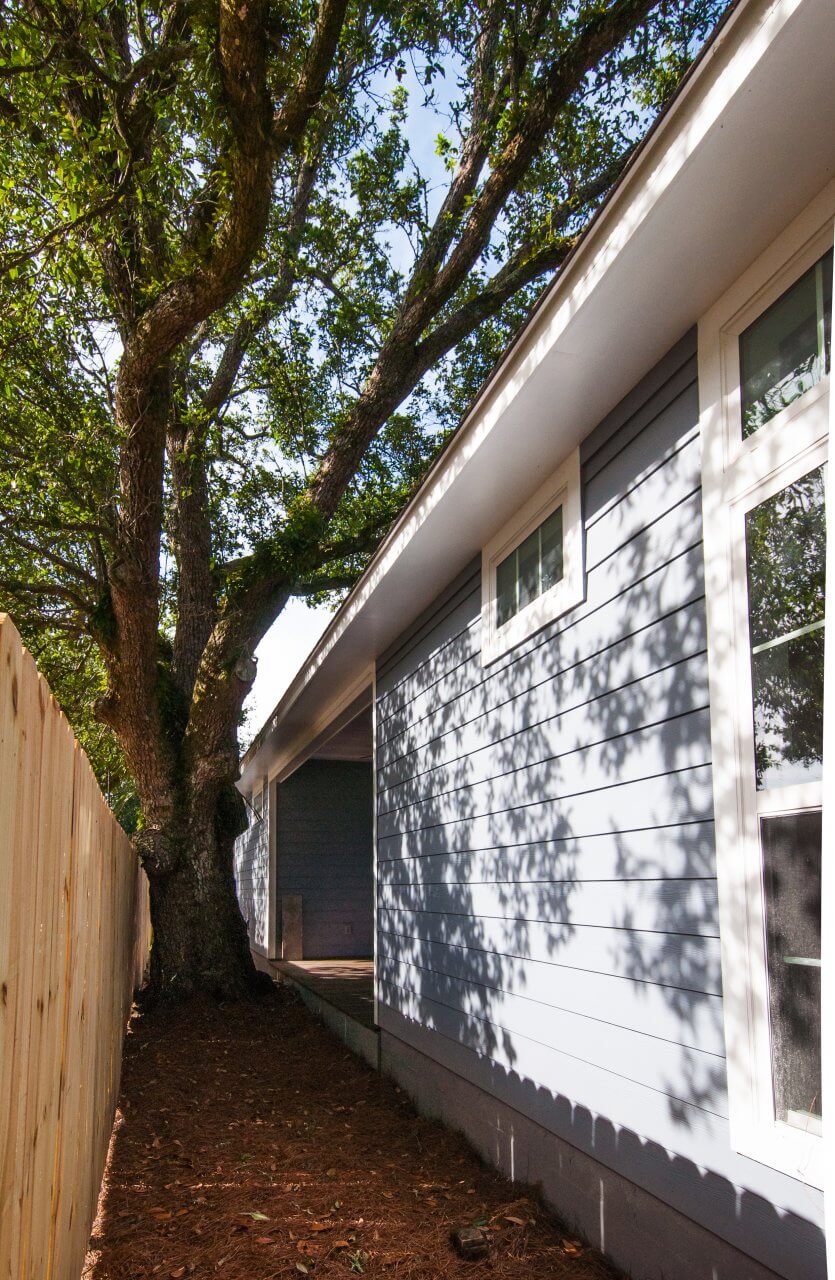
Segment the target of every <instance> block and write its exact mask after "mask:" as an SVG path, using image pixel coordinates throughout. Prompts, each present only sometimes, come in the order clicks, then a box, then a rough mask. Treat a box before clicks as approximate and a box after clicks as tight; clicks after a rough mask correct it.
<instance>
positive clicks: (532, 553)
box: [517, 529, 540, 609]
mask: <svg viewBox="0 0 835 1280" xmlns="http://www.w3.org/2000/svg"><path fill="white" fill-rule="evenodd" d="M517 554H518V556H519V608H520V609H524V608H525V606H526V605H529V604H530V603H531V601H532V600H535V599H536V597H537V596H538V595H539V594H540V590H539V530H538V529H534V531H533V533H531V534H528V536H527V538H526V539H525V541H524V542H522V543H520V545H519V547H518V550H517Z"/></svg>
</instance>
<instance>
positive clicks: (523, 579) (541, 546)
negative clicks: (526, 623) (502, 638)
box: [496, 506, 564, 627]
mask: <svg viewBox="0 0 835 1280" xmlns="http://www.w3.org/2000/svg"><path fill="white" fill-rule="evenodd" d="M563 559H564V557H563V539H562V506H559V507H557V509H556V511H552V512H551V514H550V515H549V516H547V517H546V518H545V519H544V520H543V521H542V524H540V525H539V526H538V527H537V528H536V529H534V531H533V533H529V534H528V536H527V538H525V539H524V541H522V542H520V543H519V546H518V547H515V548H514V550H513V551H511V553H510V555H508V556H505V558H504V560H501V561H499V564H498V565H497V566H496V621H497V623H498V625H499V626H500V627H503V626H504V625H505V623H506V622H509V621H510V619H511V618H512V617H513V616H514V614H516V613H519V611H520V610H521V609H525V608H527V606H528V605H529V604H532V603H533V601H534V600H536V599H537V597H538V596H541V595H542V593H543V591H549V590H550V589H551V587H555V586H556V585H557V583H558V582H560V581H561V580H562V576H563Z"/></svg>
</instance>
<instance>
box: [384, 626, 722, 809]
mask: <svg viewBox="0 0 835 1280" xmlns="http://www.w3.org/2000/svg"><path fill="white" fill-rule="evenodd" d="M649 625H650V626H656V625H657V623H650V624H649ZM618 643H621V642H620V641H618ZM609 647H610V648H614V646H613V645H610V646H609ZM603 652H606V650H603ZM706 654H707V649H706V648H704V647H702V648H701V649H697V650H696V651H695V652H694V653H689V654H686V655H685V656H684V657H683V658H677V659H676V660H675V662H668V663H665V665H664V666H663V667H654V668H653V669H652V670H651V671H648V672H647V673H646V674H645V675H642V676H635V677H634V679H632V680H625V681H624V682H623V684H619V685H613V687H612V688H611V689H606V691H605V692H604V693H598V694H596V695H595V697H593V698H586V699H584V700H583V701H582V702H573V703H570V704H569V705H568V706H566V707H561V708H560V710H559V711H555V712H553V714H551V715H549V716H543V718H542V719H541V720H531V721H530V722H529V723H526V724H525V726H524V728H523V729H515V730H514V731H513V732H512V733H506V734H503V735H502V736H501V737H499V738H491V739H490V741H489V742H486V743H485V744H484V745H483V746H480V747H476V748H474V749H473V750H471V751H467V752H465V753H464V755H459V756H452V757H450V759H449V760H447V761H444V762H443V763H442V764H437V765H432V767H431V768H430V769H423V770H421V771H420V772H418V773H412V774H410V775H409V777H408V779H406V780H404V781H403V782H392V783H390V784H389V785H388V786H380V785H379V783H378V786H377V794H378V795H383V794H384V793H385V792H386V791H393V790H394V788H395V787H402V786H406V785H407V782H416V781H417V779H418V778H424V777H426V776H427V775H428V774H430V773H434V772H435V771H436V770H437V769H446V768H449V767H450V766H451V765H454V764H457V763H458V762H459V761H460V760H463V759H465V758H466V759H471V758H472V757H473V756H475V755H478V754H479V753H480V752H481V751H488V750H490V748H491V747H496V746H498V745H499V744H500V743H502V742H509V741H510V740H511V739H512V738H518V737H521V736H522V735H524V734H526V733H528V732H530V730H531V729H541V728H542V726H543V725H546V724H550V723H551V722H552V721H554V720H559V719H560V718H561V717H562V716H566V715H569V714H570V713H571V712H572V711H580V710H582V708H583V707H590V706H592V705H593V704H594V703H595V702H601V701H602V700H603V699H604V698H608V697H611V696H612V695H613V694H616V693H622V692H623V690H624V689H631V688H633V687H634V686H635V685H638V684H643V683H644V681H646V680H651V679H652V678H653V677H654V676H657V675H660V674H661V673H662V672H663V671H672V670H673V669H674V668H675V667H679V666H682V665H683V664H684V663H687V662H692V661H693V660H694V659H695V658H701V657H704V656H705V655H706ZM597 656H598V655H597V654H593V655H590V657H597ZM587 661H589V659H588V658H585V659H583V661H582V662H578V663H575V664H574V665H573V666H572V667H567V668H565V671H566V672H568V671H571V670H573V669H575V668H576V667H578V666H583V665H584V664H585V662H587ZM558 674H559V675H562V674H563V673H558ZM557 678H558V676H553V677H549V678H548V679H547V680H541V681H540V682H539V683H538V684H536V685H531V686H530V689H526V690H524V691H523V692H522V693H517V694H514V695H513V697H512V698H508V699H507V700H506V701H505V702H504V703H498V704H497V706H496V707H491V708H490V709H489V710H487V711H482V712H480V713H479V715H477V716H473V717H472V719H470V720H464V721H462V723H461V724H460V725H455V726H454V727H453V728H452V729H448V730H447V731H446V732H445V733H441V734H438V736H437V737H436V738H429V739H428V740H427V741H426V742H423V743H420V745H419V746H417V747H412V748H411V749H410V750H409V751H406V752H404V753H403V755H400V756H393V757H392V759H391V760H388V761H386V763H385V765H383V766H382V767H381V768H380V769H379V770H378V775H379V774H380V773H382V772H384V770H388V769H391V767H392V766H393V765H395V764H399V763H400V761H401V760H406V759H408V757H409V756H413V755H416V754H417V753H418V752H419V751H425V750H427V748H428V747H431V746H434V744H435V743H437V742H441V741H442V740H443V739H444V738H447V737H449V736H450V735H451V734H453V733H460V732H461V730H462V729H465V728H467V727H468V726H469V725H472V724H476V723H477V722H478V721H479V720H482V719H486V718H487V717H488V716H491V715H494V714H495V712H496V711H497V710H498V709H499V708H501V707H505V706H507V705H508V704H509V703H510V702H514V701H515V700H516V699H517V698H524V697H529V696H530V693H531V691H532V690H534V689H539V688H541V687H542V686H543V685H544V684H547V683H549V682H550V681H551V680H556V679H557ZM445 705H448V704H445ZM706 706H707V704H705V707H706ZM699 709H700V708H698V707H691V708H690V710H691V711H696V710H699ZM701 709H704V708H701ZM681 714H689V712H688V713H681ZM674 718H675V717H672V716H671V717H669V719H674ZM653 723H664V721H663V720H662V721H654V722H653ZM648 727H649V726H648V725H640V726H634V725H633V726H632V727H631V729H628V730H624V732H625V733H629V732H636V731H637V729H638V728H648ZM621 736H623V735H622V734H614V735H612V738H600V739H598V740H596V741H594V742H591V743H588V744H587V746H597V745H599V743H600V742H607V741H611V740H612V739H613V738H615V737H621ZM579 749H585V748H575V750H579ZM563 754H568V753H563ZM558 758H559V757H558V756H545V757H544V758H543V759H542V760H541V761H536V760H532V761H529V762H528V763H529V764H539V763H542V764H544V763H545V762H546V761H547V760H552V759H558ZM492 776H494V777H502V776H504V775H502V774H494V775H492ZM478 781H479V782H483V781H487V779H484V778H479V779H478ZM437 794H439V795H442V794H444V793H443V792H438V793H437ZM383 812H386V813H390V812H392V810H385V811H383V810H378V813H379V815H380V816H382V814H383Z"/></svg>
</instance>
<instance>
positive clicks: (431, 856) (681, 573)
mask: <svg viewBox="0 0 835 1280" xmlns="http://www.w3.org/2000/svg"><path fill="white" fill-rule="evenodd" d="M697 421H698V404H697V390H696V382H695V360H694V358H693V341H692V338H691V339H690V340H689V341H688V342H685V343H684V344H682V345H680V346H679V348H678V349H677V350H676V351H675V352H674V353H673V354H672V356H671V357H670V359H669V360H668V361H667V362H665V364H664V367H663V369H661V370H660V371H658V372H654V373H653V375H651V376H650V378H649V379H648V380H647V383H646V386H645V388H644V389H643V392H641V391H640V390H639V391H636V393H634V394H633V395H632V396H631V397H630V398H629V400H628V403H627V404H626V405H625V406H622V407H621V409H620V410H619V411H616V413H615V414H614V415H612V416H611V417H610V419H609V420H607V422H605V423H603V424H601V427H600V428H598V430H597V431H596V432H595V433H594V434H593V436H592V437H590V438H589V440H588V441H587V442H586V444H585V445H584V447H583V450H582V454H581V456H582V477H583V511H584V523H585V536H586V564H587V578H586V595H585V599H584V601H583V602H582V603H581V605H580V606H579V607H578V608H576V609H575V610H573V611H572V612H571V613H570V614H568V615H566V616H565V617H564V618H563V619H560V620H559V621H558V622H557V623H556V624H555V625H553V626H551V627H549V628H546V629H545V630H543V631H542V632H540V633H538V634H537V635H535V636H533V637H531V638H530V639H529V640H527V641H526V642H525V643H524V644H522V645H519V646H518V647H517V648H516V649H514V650H513V651H512V652H510V653H508V654H505V655H503V656H502V657H501V658H500V659H499V660H498V661H496V662H494V663H493V664H491V665H490V666H489V667H487V668H484V667H482V665H481V654H480V643H481V641H480V630H481V623H480V598H481V584H480V567H479V565H478V564H476V563H474V564H473V565H472V566H470V569H469V571H467V572H466V573H465V574H463V575H462V576H461V578H460V579H459V580H458V581H457V582H455V583H454V584H452V585H451V586H450V588H448V589H447V590H446V591H445V592H444V593H443V595H442V596H441V597H439V600H438V601H437V602H436V604H435V606H434V607H433V608H432V609H430V610H428V611H427V613H426V614H425V615H424V617H423V618H422V619H420V620H419V621H418V623H417V624H415V625H414V626H413V627H412V628H411V630H410V631H409V633H408V634H406V635H404V636H403V637H401V639H400V640H399V641H398V642H397V643H396V644H395V645H394V646H393V647H392V649H391V650H389V652H388V654H386V655H384V658H383V660H382V661H381V662H380V663H379V664H378V675H377V717H376V725H377V834H378V845H377V859H378V864H377V873H378V893H377V910H378V916H377V920H378V939H377V949H378V986H379V990H378V996H379V998H380V1001H381V1006H380V1023H381V1026H383V1027H385V1028H386V1029H388V1030H390V1031H391V1032H392V1034H396V1035H400V1036H402V1037H403V1038H409V1037H412V1038H411V1039H410V1040H409V1043H412V1044H413V1046H414V1047H415V1048H417V1049H419V1050H420V1052H422V1053H425V1054H429V1055H430V1056H436V1057H437V1060H438V1061H441V1062H444V1063H445V1065H450V1066H451V1069H454V1070H457V1071H458V1072H459V1073H462V1074H463V1073H466V1074H467V1078H469V1079H472V1080H473V1081H474V1082H475V1083H480V1084H482V1087H488V1085H489V1087H490V1088H491V1089H492V1090H494V1091H496V1092H497V1093H498V1092H499V1091H500V1090H503V1091H504V1093H503V1095H502V1096H503V1100H506V1101H509V1102H510V1103H511V1105H515V1106H519V1105H520V1101H521V1102H523V1103H524V1109H525V1111H526V1114H528V1115H530V1116H531V1118H532V1119H535V1120H536V1121H537V1123H541V1124H544V1125H545V1126H546V1127H548V1128H550V1129H552V1131H554V1132H559V1133H560V1136H562V1137H565V1138H567V1140H568V1141H570V1142H573V1143H574V1144H575V1145H581V1146H582V1145H585V1146H587V1147H588V1148H589V1150H590V1151H592V1149H593V1147H594V1138H593V1135H594V1131H595V1126H597V1125H600V1124H602V1123H605V1124H610V1125H613V1126H616V1127H617V1126H623V1127H624V1129H629V1130H630V1131H631V1132H634V1133H635V1134H636V1135H638V1138H637V1140H638V1142H639V1144H642V1145H643V1146H644V1147H652V1146H653V1145H654V1144H660V1145H661V1146H663V1148H664V1149H665V1152H667V1153H669V1154H668V1157H667V1163H669V1161H670V1160H679V1161H681V1162H683V1163H686V1162H688V1161H693V1162H696V1163H698V1165H699V1166H703V1167H705V1168H707V1169H710V1170H714V1171H715V1172H716V1176H717V1178H718V1177H719V1176H720V1175H721V1177H722V1178H728V1179H730V1180H731V1181H730V1183H729V1186H731V1187H732V1188H734V1189H735V1188H738V1187H739V1186H746V1187H748V1188H749V1189H750V1190H751V1194H754V1193H755V1191H756V1193H759V1194H761V1195H762V1197H764V1199H763V1201H762V1203H763V1205H765V1204H766V1200H767V1199H770V1200H771V1203H772V1204H773V1205H776V1206H779V1207H780V1208H781V1209H786V1210H787V1211H788V1212H790V1213H792V1212H794V1211H795V1210H797V1209H798V1207H799V1202H798V1197H797V1194H796V1190H797V1189H796V1185H795V1184H792V1182H791V1180H790V1179H787V1178H784V1177H782V1176H781V1175H778V1174H775V1173H774V1172H773V1171H770V1170H766V1169H763V1168H762V1167H761V1166H758V1165H754V1164H753V1163H752V1162H750V1161H747V1160H745V1159H744V1158H742V1157H739V1156H738V1155H736V1154H735V1153H734V1152H733V1151H732V1149H731V1146H730V1142H729V1138H728V1132H727V1125H726V1116H727V1098H726V1075H725V1062H724V1040H723V1021H722V1005H721V983H720V957H719V939H718V910H717V889H716V882H715V856H714V847H713V822H712V818H713V802H712V779H711V763H710V732H709V710H708V687H707V656H706V634H705V614H704V598H703V597H704V586H703V558H702V546H701V494H700V441H699V436H698V431H697V429H696V425H697ZM485 1081H487V1082H488V1085H485V1083H484V1082H485ZM513 1082H517V1083H516V1084H514V1083H513ZM581 1116H587V1117H589V1124H590V1126H591V1128H590V1129H589V1130H588V1131H586V1129H585V1128H584V1125H583V1123H580V1122H579V1117H581ZM592 1153H593V1154H597V1155H598V1158H599V1153H596V1152H592ZM645 1165H646V1162H642V1161H641V1160H636V1161H635V1162H634V1163H633V1164H632V1166H631V1167H628V1168H620V1169H619V1171H620V1172H625V1173H626V1175H627V1176H628V1177H631V1178H633V1180H636V1181H640V1182H641V1183H642V1185H645V1186H647V1188H648V1189H649V1190H652V1191H653V1194H663V1195H664V1198H667V1199H669V1201H670V1203H675V1204H676V1207H677V1208H680V1209H683V1211H684V1212H690V1213H692V1214H693V1215H694V1216H696V1217H697V1218H698V1220H699V1221H701V1222H703V1223H704V1224H705V1225H707V1226H708V1227H709V1228H710V1229H711V1230H714V1231H716V1232H718V1233H720V1234H725V1235H726V1236H727V1238H728V1239H731V1240H732V1241H733V1242H734V1243H735V1244H737V1245H738V1246H739V1247H741V1248H743V1249H748V1250H749V1252H751V1254H752V1256H756V1257H759V1258H761V1260H763V1261H765V1262H768V1263H770V1265H772V1266H773V1265H774V1264H773V1261H772V1260H771V1255H772V1254H773V1251H774V1249H775V1248H777V1249H778V1252H780V1253H781V1254H787V1253H788V1252H789V1251H787V1250H785V1248H784V1241H783V1240H782V1239H781V1241H780V1243H779V1245H778V1243H777V1241H776V1236H777V1235H778V1234H779V1226H778V1225H777V1223H776V1219H775V1220H774V1223H773V1229H772V1231H771V1234H770V1235H768V1234H767V1233H766V1234H764V1235H763V1237H762V1238H761V1239H753V1238H752V1237H751V1235H750V1232H749V1231H748V1230H747V1228H746V1227H745V1226H744V1225H742V1224H741V1222H740V1220H739V1218H738V1217H737V1218H736V1219H734V1220H732V1221H730V1220H728V1219H727V1218H726V1216H724V1215H723V1212H722V1211H721V1210H720V1207H719V1204H718V1200H717V1198H716V1197H714V1198H713V1199H712V1198H711V1196H710V1194H707V1195H705V1194H704V1190H703V1189H702V1190H698V1189H697V1188H696V1187H695V1185H694V1186H692V1187H691V1186H690V1183H691V1180H690V1179H682V1180H680V1183H679V1184H676V1185H677V1189H676V1190H675V1191H671V1190H670V1188H669V1186H668V1188H667V1191H666V1193H664V1188H663V1187H660V1186H659V1180H658V1177H657V1176H656V1175H655V1173H654V1172H653V1171H652V1170H650V1171H648V1170H647V1168H646V1167H645ZM613 1167H615V1166H614V1164H613ZM734 1193H735V1192H734ZM711 1206H712V1207H711ZM818 1208H819V1206H818ZM754 1216H755V1217H756V1215H754ZM763 1216H764V1218H767V1217H768V1214H767V1213H766V1212H765V1209H763ZM816 1230H817V1228H814V1229H813V1231H812V1235H810V1236H808V1239H806V1245H807V1246H809V1241H811V1240H812V1239H813V1238H815V1239H816V1238H817V1237H814V1231H816ZM807 1234H808V1233H807ZM801 1236H803V1232H802V1231H801ZM804 1238H805V1237H804ZM809 1247H811V1246H809ZM817 1247H818V1251H819V1242H818V1246H817ZM808 1256H809V1252H808V1247H807V1257H808ZM783 1269H784V1273H785V1274H786V1275H792V1274H799V1273H798V1272H797V1268H795V1270H794V1271H792V1269H791V1267H789V1266H788V1265H787V1266H785V1267H784V1268H783Z"/></svg>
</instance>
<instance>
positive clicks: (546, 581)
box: [482, 450, 583, 663]
mask: <svg viewBox="0 0 835 1280" xmlns="http://www.w3.org/2000/svg"><path fill="white" fill-rule="evenodd" d="M582 598H583V537H582V529H581V527H580V455H579V450H575V452H574V453H573V454H571V456H570V457H569V458H567V459H566V461H565V462H564V463H563V464H562V466H561V467H560V468H559V469H558V470H557V471H556V472H555V473H554V474H553V475H552V476H551V478H550V479H549V480H548V481H547V482H546V483H545V484H544V485H543V486H542V487H541V488H540V489H538V490H537V492H536V493H535V494H534V495H533V497H532V498H531V499H530V501H529V502H527V503H526V504H525V506H524V507H523V508H522V510H521V511H519V512H518V513H517V515H516V516H515V517H514V518H513V520H511V521H510V522H509V523H508V524H506V525H505V526H504V528H503V529H501V530H500V532H499V533H498V534H497V535H496V536H495V537H494V538H493V539H492V540H491V541H490V543H489V545H488V546H487V547H485V549H484V552H483V554H482V660H483V662H484V663H488V662H492V661H493V659H494V658H497V657H499V656H500V654H502V653H505V652H507V650H508V649H510V648H512V647H513V646H514V645H516V644H519V643H520V642H521V641H522V640H524V639H525V638H526V637H527V636H529V635H532V634H533V633H534V632H535V631H538V630H539V629H540V628H541V627H544V626H546V625H547V623H549V622H552V621H553V620H554V619H555V618H557V617H559V616H560V614H562V613H565V612H566V611H567V610H568V609H571V608H573V607H574V605H576V604H579V602H580V600H582Z"/></svg>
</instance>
